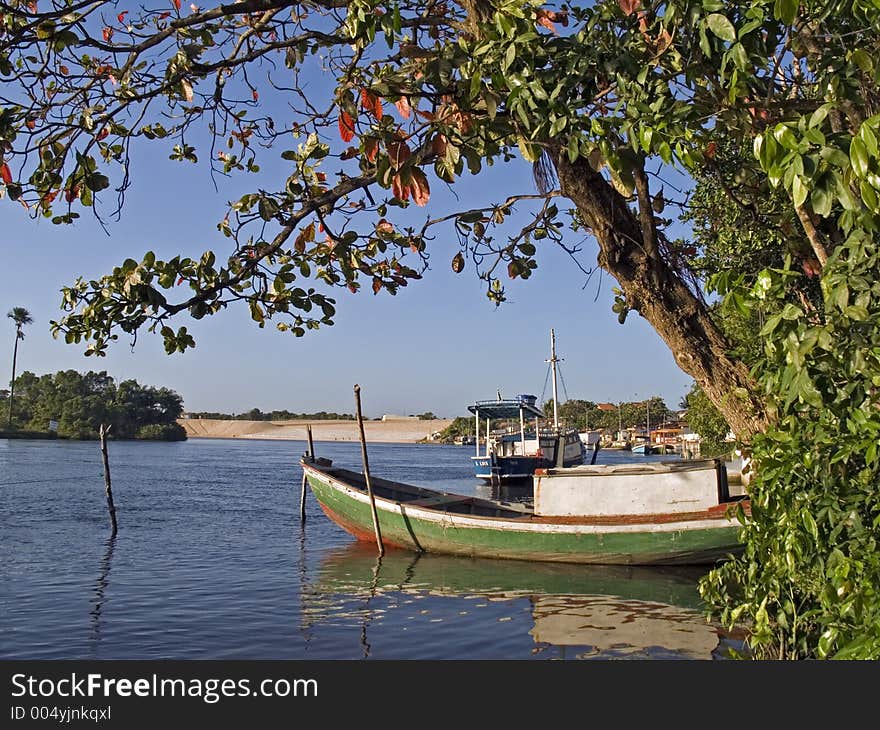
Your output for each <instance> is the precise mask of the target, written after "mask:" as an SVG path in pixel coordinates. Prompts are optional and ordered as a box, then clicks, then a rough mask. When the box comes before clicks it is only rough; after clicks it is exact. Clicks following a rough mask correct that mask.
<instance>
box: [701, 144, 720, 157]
mask: <svg viewBox="0 0 880 730" xmlns="http://www.w3.org/2000/svg"><path fill="white" fill-rule="evenodd" d="M717 148H718V145H716V144H715V143H714V142H709V144H708V145H706V151H705V152H704V153H703V154H704V155H706V157H708V158H709V159H710V160H712V159H715V150H716V149H717Z"/></svg>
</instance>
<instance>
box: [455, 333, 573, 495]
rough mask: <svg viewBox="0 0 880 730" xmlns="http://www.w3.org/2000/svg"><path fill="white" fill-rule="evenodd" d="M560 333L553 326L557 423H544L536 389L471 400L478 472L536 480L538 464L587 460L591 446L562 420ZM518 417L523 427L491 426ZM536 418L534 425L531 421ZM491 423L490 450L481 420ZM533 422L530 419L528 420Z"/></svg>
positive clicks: (497, 478)
mask: <svg viewBox="0 0 880 730" xmlns="http://www.w3.org/2000/svg"><path fill="white" fill-rule="evenodd" d="M559 360H560V359H559V358H558V357H556V333H555V332H554V331H553V330H552V329H551V330H550V359H549V360H548V362H549V363H550V366H551V369H552V373H553V425H552V427H550V426H544V427H541V425H540V421H541V420H542V419H544V418H545V416H544V413H543V411H542V410H541V409H540V408H538V406H537V405H536V401H537V398H536V397H535V396H534V395H519V396H517V397H516V398H514V399H507V400H505V399H503V398H502V397H501V393H499V394H498V399H497V400H483V401H477V402H476V403H474V405H471V406H468V410H469V411H470V412H471V413H473V414H474V419H475V424H476V434H477V435H476V439H475V443H476V454H475V455H474V456H473V457H471V459H472V461H473V463H474V474H475V476H476V477H477V478H478V479H483V480H485V481H488V482H490V483H492V484H499V483H502V482H514V481H517V482H522V481H527V480H530V479H531V477H532V475H533V474H534V473H535V470H536V469H544V468H547V467H567V466H576V465H578V464H583V463H584V458H585V455H586V447H585V445H584V443H583V441H582V440H581V437H580V434H579V433H578V431H577V429H576V428H563V427H561V426H560V424H559V413H558V395H557V389H556V365H557V363H558V362H559ZM499 419H503V420H517V421H518V426H519V428H516V427H513V428H509V429H501V430H498V431H491V432H490V430H489V424H490V423H491V422H492V421H493V420H499ZM532 420H534V427H532V426H531V422H532ZM481 421H483V422H484V423H485V426H486V429H485V430H486V439H485V447H484V451H483V453H482V454H481V453H480V423H481ZM527 424H528V425H527Z"/></svg>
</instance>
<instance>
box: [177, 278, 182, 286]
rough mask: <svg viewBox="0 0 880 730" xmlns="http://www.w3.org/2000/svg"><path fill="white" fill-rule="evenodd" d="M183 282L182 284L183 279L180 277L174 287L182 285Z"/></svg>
mask: <svg viewBox="0 0 880 730" xmlns="http://www.w3.org/2000/svg"><path fill="white" fill-rule="evenodd" d="M183 282H184V278H183V277H182V276H181V277H179V278H178V279H177V284H176V286H180V285H181V284H183Z"/></svg>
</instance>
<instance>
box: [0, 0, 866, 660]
mask: <svg viewBox="0 0 880 730" xmlns="http://www.w3.org/2000/svg"><path fill="white" fill-rule="evenodd" d="M111 7H113V6H111V5H110V4H109V3H102V2H96V3H93V4H90V5H85V6H68V4H66V3H63V2H61V0H56V2H54V3H52V4H48V3H45V2H43V3H41V4H40V5H39V6H38V5H37V4H34V3H30V2H28V3H26V2H24V1H23V0H16V1H15V2H12V3H11V4H8V5H6V6H4V10H3V16H2V24H3V30H4V35H3V36H2V37H0V75H2V76H3V78H4V87H3V89H4V90H3V99H2V102H0V103H2V110H0V142H2V146H0V149H2V150H3V160H2V162H0V165H2V167H0V173H2V181H3V183H4V189H5V192H6V193H7V194H8V195H9V197H10V198H11V199H14V200H17V201H19V203H23V204H24V205H25V206H26V207H28V208H29V210H30V211H31V212H32V214H34V215H45V216H47V217H50V218H52V219H53V220H54V221H56V222H58V223H69V222H71V221H73V220H74V219H75V217H76V216H77V215H78V214H79V211H80V210H81V209H83V208H93V207H94V206H95V203H96V201H99V200H100V198H101V197H102V193H103V191H105V190H107V189H108V188H109V187H110V185H111V176H114V179H115V181H116V188H117V190H118V196H120V197H122V196H124V193H125V189H126V187H127V185H128V183H129V181H130V179H131V178H130V177H129V174H130V170H131V165H130V162H131V159H130V156H129V152H130V149H131V146H132V145H134V144H139V143H141V141H142V140H160V141H161V140H168V143H169V145H170V146H171V149H170V153H171V157H172V158H173V159H176V160H179V161H181V162H191V163H195V162H197V161H198V159H199V153H200V151H201V149H202V148H204V149H207V150H210V155H209V158H208V159H209V163H208V164H209V165H210V166H211V168H212V170H213V171H214V172H216V173H217V174H234V173H243V174H245V175H248V174H250V175H254V176H257V177H256V181H257V182H255V185H254V188H255V189H254V191H253V192H251V193H248V194H246V195H244V196H243V197H241V198H240V199H239V200H236V201H233V202H232V203H231V205H230V207H229V210H228V214H227V216H226V217H225V218H223V219H222V220H221V222H220V223H219V225H218V228H219V230H220V232H221V234H223V235H224V236H225V237H226V238H227V239H228V240H229V242H230V244H231V245H230V249H231V250H230V251H229V252H227V253H224V254H222V255H221V256H220V257H218V256H217V254H216V253H215V252H214V251H206V252H205V253H204V254H202V255H201V256H195V257H192V258H190V257H185V256H176V257H174V258H172V259H170V260H168V261H160V260H157V258H156V257H155V255H154V254H153V253H152V252H147V253H146V254H145V255H144V256H143V257H142V258H141V259H140V260H139V261H138V260H135V259H128V260H126V261H124V262H123V263H122V264H121V265H120V266H119V267H117V268H116V269H114V270H113V272H111V273H109V274H107V275H106V276H104V277H101V278H99V279H97V280H95V281H92V282H89V281H84V280H78V281H76V282H75V283H73V284H72V285H71V286H70V287H68V288H67V289H65V292H64V299H63V307H64V309H65V312H66V313H65V316H64V317H62V318H61V319H60V320H58V321H57V322H55V323H54V325H53V326H54V332H55V334H56V335H58V336H64V337H65V339H66V340H67V341H68V342H73V343H86V345H87V353H89V354H97V355H100V354H102V353H103V352H104V351H105V350H106V348H107V346H108V345H109V344H110V343H111V342H112V341H113V340H115V339H116V338H118V337H119V333H120V332H122V333H126V334H128V335H130V336H132V337H134V336H135V335H137V334H138V332H140V331H141V330H142V329H144V328H146V329H148V330H158V331H159V332H160V334H161V336H162V337H163V339H164V342H165V347H166V350H167V351H168V352H175V351H184V350H186V349H187V348H188V347H191V346H192V345H193V344H194V343H193V339H192V336H191V334H189V333H188V332H187V330H186V327H185V326H180V327H179V328H178V329H176V330H175V329H173V328H172V327H171V326H170V322H171V320H172V318H174V317H175V316H176V315H178V314H181V313H183V312H188V313H189V315H190V316H192V317H194V318H197V319H198V318H202V317H204V316H207V315H211V314H216V313H218V312H220V311H222V310H224V309H225V308H227V307H228V306H230V305H231V304H233V303H236V302H241V303H243V304H244V305H245V306H247V307H248V308H249V310H250V313H251V317H252V318H253V319H254V320H255V321H256V322H257V324H258V325H259V326H265V323H266V322H267V321H269V320H273V319H275V320H279V321H277V325H276V326H278V327H279V328H280V329H284V330H289V331H291V332H292V333H293V334H295V335H303V334H305V332H306V331H307V330H308V329H313V328H316V327H319V326H320V325H322V324H330V323H332V318H333V316H334V313H335V309H334V301H333V299H332V297H330V296H329V295H328V293H327V292H328V291H332V287H340V288H348V289H350V290H352V291H357V290H358V289H360V288H361V286H362V285H363V284H364V283H366V284H367V286H368V287H369V288H370V289H371V290H372V291H373V292H374V293H379V292H381V291H383V290H385V291H388V292H389V293H392V294H393V293H395V292H396V291H397V290H398V289H399V288H400V287H402V286H406V285H408V284H409V283H410V282H411V281H413V280H416V279H418V278H420V277H421V275H422V273H423V272H424V270H425V268H426V266H427V262H428V256H429V249H431V250H434V251H436V252H437V253H441V252H442V253H443V254H444V255H448V254H449V253H452V252H448V251H442V249H438V244H436V243H435V242H434V241H433V239H435V238H437V236H436V235H435V232H437V231H438V230H440V228H441V227H442V226H447V227H451V229H452V231H453V232H454V234H455V236H456V237H457V241H458V244H459V246H458V250H457V251H455V252H454V255H453V256H452V257H451V259H452V260H451V264H452V267H453V269H454V270H455V271H456V272H459V271H462V270H463V269H464V268H465V265H466V260H469V261H470V262H471V265H472V267H473V269H474V270H475V271H477V272H478V274H479V275H480V276H481V277H482V278H483V279H484V280H485V282H486V286H487V294H488V296H489V297H490V299H491V300H492V301H494V302H496V303H500V302H502V301H503V300H504V299H505V286H504V285H503V284H502V278H503V277H504V276H505V274H506V276H507V277H508V278H509V279H510V280H517V279H527V278H529V276H530V275H531V272H532V270H534V268H535V267H536V266H537V261H536V257H537V255H538V249H539V247H542V248H543V247H545V246H546V245H558V246H562V247H563V248H564V249H565V250H567V251H569V252H570V253H571V254H572V255H573V256H575V255H576V253H577V248H578V247H577V244H572V243H570V241H571V235H572V234H571V233H569V230H573V231H574V232H575V233H576V234H577V235H579V236H582V235H584V233H587V234H589V235H592V236H593V237H594V238H595V240H596V241H597V243H598V245H599V258H598V264H599V266H600V267H601V268H602V269H604V270H605V271H607V272H608V273H609V274H611V275H612V276H613V277H614V279H615V280H616V282H617V285H618V288H617V299H616V302H615V305H614V310H615V312H616V313H617V314H618V317H619V319H620V320H621V322H623V321H625V319H626V317H627V315H628V313H629V312H632V311H635V312H638V313H639V314H640V315H641V316H643V317H644V318H645V319H646V320H648V322H650V324H651V325H652V326H653V328H654V329H655V330H656V331H657V332H658V334H659V335H660V336H661V337H662V338H663V339H664V340H665V341H666V342H667V344H668V345H669V347H670V349H671V350H672V352H673V355H674V357H675V359H676V362H678V364H679V365H680V366H681V367H682V369H683V370H685V371H686V372H688V373H690V374H691V375H692V376H693V377H694V379H695V381H696V382H697V383H698V384H699V386H700V388H701V389H702V391H703V392H704V393H705V395H706V396H707V398H708V399H709V400H710V401H711V402H712V403H713V404H714V405H715V406H716V407H717V408H718V410H719V411H720V413H721V414H722V415H723V416H724V418H725V419H726V420H727V422H728V423H729V424H730V426H731V428H732V429H733V431H734V432H735V433H736V435H737V436H738V437H739V438H741V439H743V440H745V441H750V440H751V441H753V442H754V443H753V446H754V458H755V463H756V467H757V471H756V475H759V476H758V477H757V479H756V481H755V482H754V492H753V498H752V516H751V519H750V522H749V525H748V526H747V527H746V528H745V534H746V537H747V552H746V557H745V558H744V560H743V561H732V562H731V563H729V564H728V566H727V567H726V568H725V569H723V570H721V571H719V572H717V573H713V576H712V578H711V580H710V581H709V583H707V591H706V595H707V596H709V597H711V598H712V599H713V601H715V603H716V605H721V606H724V607H725V608H724V609H723V610H724V611H725V614H724V615H725V616H726V617H727V618H728V619H730V620H735V619H737V618H748V619H750V620H752V621H753V623H754V626H755V627H756V628H755V631H754V632H753V638H754V643H755V647H756V648H758V649H761V648H763V649H764V650H766V651H769V649H768V647H774V648H776V649H778V654H779V655H784V656H829V655H834V654H835V653H836V654H838V655H840V654H842V655H850V656H852V655H871V654H872V652H873V655H874V656H876V655H880V638H878V636H880V619H878V613H880V602H878V600H877V599H876V594H875V592H872V591H875V589H874V586H876V585H877V584H878V583H880V561H878V559H877V546H876V527H872V526H873V525H875V519H876V514H877V511H878V505H877V500H878V498H880V497H878V496H877V495H876V492H877V490H876V489H871V488H869V486H870V485H872V484H876V483H877V481H878V479H880V460H878V448H877V434H878V433H880V416H878V409H877V407H876V406H877V400H878V396H877V390H876V389H877V383H878V382H880V363H878V358H877V352H878V351H880V343H878V342H877V339H876V338H877V336H878V335H877V334H876V333H877V332H878V331H880V327H878V324H880V311H878V306H880V305H878V302H880V291H877V289H876V288H877V285H876V283H875V282H878V281H880V271H878V269H880V263H878V262H880V252H878V247H877V231H878V227H880V149H878V147H880V145H878V137H880V86H878V75H880V71H878V69H880V67H878V64H877V61H876V59H877V58H878V57H880V13H878V12H877V10H878V0H829V1H828V2H825V3H798V2H796V1H795V0H772V2H771V0H744V1H742V2H733V3H722V2H720V1H719V0H702V2H691V1H690V0H689V1H688V2H684V0H669V1H668V2H663V3H653V2H652V3H648V2H646V1H644V0H617V1H616V2H614V1H611V0H608V1H606V2H596V3H593V4H591V5H590V6H589V7H582V6H558V7H554V8H553V9H551V8H550V7H549V6H544V5H542V4H540V3H538V2H531V1H529V0H518V1H514V0H498V1H491V0H479V1H477V0H462V2H460V3H458V4H450V3H443V2H436V1H430V0H429V2H427V3H416V2H410V1H409V0H402V1H400V2H397V3H391V2H379V1H378V0H355V1H354V2H350V3H341V2H338V0H317V1H316V2H309V3H292V2H289V0H243V2H239V3H233V4H227V5H217V6H216V7H212V8H209V9H206V10H201V9H192V12H189V11H188V10H186V9H183V10H182V9H181V4H180V3H178V2H177V0H174V2H173V8H172V9H171V10H168V11H166V10H164V9H150V8H145V9H144V10H141V11H138V12H137V13H135V14H132V13H130V12H128V11H125V12H121V13H118V14H117V10H116V9H115V8H113V10H112V11H111V10H110V8H111ZM194 7H195V6H193V8H194ZM105 13H106V14H105ZM282 65H283V66H284V67H285V68H286V69H287V70H286V71H284V72H282V71H281V70H280V69H281V66H282ZM275 69H278V70H277V71H276V70H275ZM318 69H320V72H322V73H323V72H325V71H329V72H330V73H332V74H333V75H334V76H335V81H336V84H335V87H334V88H333V89H325V90H323V91H322V90H320V89H316V88H315V85H314V84H308V83H307V82H308V81H309V80H310V75H311V74H312V73H316V72H318ZM261 72H264V73H261ZM281 99H283V101H286V102H287V106H286V107H285V108H287V109H290V110H291V113H290V115H287V116H282V115H280V114H278V113H275V107H273V106H272V105H271V103H269V102H271V101H276V100H281ZM279 108H280V105H279ZM291 134H292V135H294V136H296V137H297V139H298V140H299V143H298V145H297V146H296V148H295V149H282V151H281V157H282V158H283V160H285V162H287V163H289V165H288V166H287V168H286V169H287V170H289V171H290V174H289V175H288V176H287V177H286V178H285V179H284V180H278V181H275V182H274V183H272V184H263V183H264V182H266V181H265V180H263V178H262V177H260V171H259V164H258V162H257V159H258V158H257V155H258V152H260V153H261V154H262V150H263V149H264V148H271V147H273V145H277V146H280V147H282V148H284V147H286V146H287V145H286V144H284V140H286V139H289V135H291ZM515 158H523V159H525V160H526V161H527V162H528V163H530V164H531V165H532V166H533V171H534V177H535V182H536V187H537V192H535V189H534V188H532V189H529V190H527V191H523V193H522V194H520V195H514V196H512V197H509V198H507V199H505V200H500V201H498V202H497V203H496V204H494V205H490V206H487V207H475V208H471V209H468V210H459V211H456V212H453V213H444V214H443V215H440V216H437V217H434V218H428V219H427V220H426V221H425V223H424V224H422V225H421V226H419V225H416V224H412V222H411V220H407V218H406V216H405V215H404V214H405V212H406V210H407V209H408V208H410V207H411V206H413V205H415V206H417V207H420V206H425V205H426V204H427V203H428V202H429V199H430V195H431V187H432V185H434V186H436V184H437V181H443V182H444V183H448V184H454V183H455V181H456V180H458V179H460V178H461V177H462V176H464V175H466V174H473V175H476V174H480V173H481V171H482V170H484V168H485V167H486V166H488V165H493V164H500V163H506V162H509V161H511V160H513V159H515ZM203 159H204V157H203ZM677 173H684V175H685V176H690V177H691V178H699V177H700V176H709V177H713V178H714V179H715V180H717V182H718V187H719V188H720V189H721V190H723V192H724V194H725V195H726V196H727V199H728V204H729V206H735V207H736V208H739V209H740V210H739V211H738V212H737V215H742V219H741V220H742V221H747V222H745V223H744V225H745V227H746V229H747V230H754V229H758V230H760V231H762V232H763V231H764V230H772V231H775V232H776V235H772V236H763V235H760V236H756V237H755V238H753V239H751V240H750V241H749V243H750V244H751V245H752V246H753V248H752V250H753V251H755V252H760V256H752V257H750V256H748V254H747V252H746V247H745V246H744V245H740V244H739V243H738V242H737V241H736V240H735V239H734V238H731V237H729V238H727V239H726V244H728V245H726V249H727V250H726V251H725V250H724V249H725V241H719V242H718V244H719V245H718V247H717V248H716V249H715V250H714V251H713V252H712V253H715V254H722V255H717V256H712V257H707V256H703V257H702V258H703V261H702V262H701V261H700V260H699V259H700V258H701V257H700V256H699V255H698V254H699V253H700V252H698V251H696V248H697V246H698V245H702V246H704V248H705V241H706V240H707V239H711V235H710V234H711V228H710V229H709V231H708V232H707V235H705V236H703V237H695V239H694V240H684V239H676V238H673V233H672V231H673V230H677V229H675V228H674V224H675V223H676V222H677V221H676V218H679V219H680V218H681V212H682V210H687V209H691V210H692V211H693V210H695V209H694V207H693V206H692V203H693V204H694V205H696V206H699V205H702V203H703V201H701V200H700V198H699V196H697V197H696V198H694V200H691V198H690V197H689V196H688V194H687V192H686V191H682V192H676V191H675V186H676V180H677V179H679V178H678V177H677V176H676V174H677ZM731 181H732V182H733V183H734V185H733V186H731V184H730V183H731ZM687 187H688V184H687V182H686V181H685V188H687ZM725 187H726V188H727V189H726V190H725V189H724V188H725ZM667 188H669V191H671V192H667ZM744 193H748V195H744ZM120 197H117V200H120ZM718 200H719V199H718V198H717V197H716V198H715V199H714V202H713V201H712V200H707V201H706V202H708V203H710V204H711V205H710V207H712V208H713V209H714V210H713V211H710V212H709V214H707V215H705V216H702V218H700V217H699V216H698V217H697V218H692V219H691V220H693V221H695V225H696V226H697V228H699V227H700V226H702V225H703V223H701V222H700V221H701V220H702V221H703V222H704V223H705V224H707V225H709V226H710V227H711V226H712V225H715V224H717V223H718V222H720V221H722V220H723V217H722V216H721V215H720V214H719V213H718V208H719V205H718ZM722 200H723V199H722ZM561 206H571V207H570V209H567V210H566V209H563V208H562V207H561ZM566 229H568V230H566ZM698 235H699V234H698ZM744 238H748V237H744ZM703 253H706V251H703ZM729 254H734V255H729ZM413 261H414V263H413ZM411 264H412V265H411ZM703 276H708V277H709V279H708V282H705V283H707V284H708V286H709V287H710V288H711V290H712V291H713V292H714V293H716V294H717V295H718V296H719V298H720V299H721V302H722V306H721V309H723V310H725V311H727V312H735V313H736V314H737V316H739V317H741V320H740V321H741V322H742V323H761V324H760V335H758V334H756V329H757V328H756V327H754V326H752V327H751V330H750V331H749V330H748V329H747V328H743V329H744V331H745V335H744V337H745V338H746V341H745V343H747V344H748V345H749V346H748V347H742V345H743V344H744V342H740V343H736V344H739V345H740V346H739V347H737V348H734V347H733V345H734V344H735V343H733V342H732V341H731V337H730V336H729V335H728V334H726V333H725V329H724V328H723V326H722V324H720V321H719V315H718V311H716V310H713V308H712V307H710V306H708V305H707V303H706V301H705V300H704V297H703V292H702V289H701V283H702V282H701V277H703ZM312 284H315V286H318V287H320V290H319V289H316V288H315V286H312ZM178 287H182V288H178ZM180 292H184V293H183V294H181V293H180ZM731 318H732V315H731ZM731 321H732V319H731ZM756 338H760V339H761V341H762V342H761V344H762V345H763V348H757V347H753V346H752V345H754V339H756ZM866 485H867V486H866ZM872 540H873V542H872ZM768 555H769V556H770V559H768ZM829 584H830V585H831V586H832V587H833V590H826V589H827V588H828V585H829ZM872 596H873V597H872ZM860 642H861V643H860Z"/></svg>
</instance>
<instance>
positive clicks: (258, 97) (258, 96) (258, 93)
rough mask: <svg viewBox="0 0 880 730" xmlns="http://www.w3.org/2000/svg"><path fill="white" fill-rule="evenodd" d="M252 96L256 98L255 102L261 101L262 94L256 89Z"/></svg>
mask: <svg viewBox="0 0 880 730" xmlns="http://www.w3.org/2000/svg"><path fill="white" fill-rule="evenodd" d="M251 96H252V97H253V98H254V101H259V100H260V92H259V91H257V90H256V89H254V90H253V92H251Z"/></svg>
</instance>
